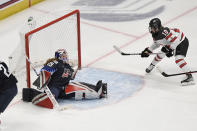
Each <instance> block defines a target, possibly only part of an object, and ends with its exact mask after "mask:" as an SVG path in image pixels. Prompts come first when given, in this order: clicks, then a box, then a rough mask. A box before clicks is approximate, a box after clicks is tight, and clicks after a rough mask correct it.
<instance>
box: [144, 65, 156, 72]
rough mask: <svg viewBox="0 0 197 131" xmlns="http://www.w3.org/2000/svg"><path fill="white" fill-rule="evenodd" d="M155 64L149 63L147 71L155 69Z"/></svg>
mask: <svg viewBox="0 0 197 131" xmlns="http://www.w3.org/2000/svg"><path fill="white" fill-rule="evenodd" d="M154 67H155V65H153V64H152V63H151V64H150V65H149V67H148V68H146V70H145V71H146V73H150V72H151V71H152V70H153V69H154Z"/></svg>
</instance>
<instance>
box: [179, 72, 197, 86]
mask: <svg viewBox="0 0 197 131" xmlns="http://www.w3.org/2000/svg"><path fill="white" fill-rule="evenodd" d="M186 76H187V78H186V79H185V80H182V81H181V85H182V86H187V85H194V84H195V83H194V78H193V76H192V74H186Z"/></svg>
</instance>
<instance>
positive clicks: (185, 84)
mask: <svg viewBox="0 0 197 131" xmlns="http://www.w3.org/2000/svg"><path fill="white" fill-rule="evenodd" d="M189 85H195V82H194V81H190V82H184V83H181V86H189Z"/></svg>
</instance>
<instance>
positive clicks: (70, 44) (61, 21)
mask: <svg viewBox="0 0 197 131" xmlns="http://www.w3.org/2000/svg"><path fill="white" fill-rule="evenodd" d="M70 17H72V18H70ZM67 19H68V20H67ZM71 26H73V27H71ZM75 26H76V27H75ZM56 30H60V31H59V32H58V31H57V32H55V33H54V34H53V32H54V31H56ZM62 32H63V33H62ZM65 32H67V33H65ZM45 33H48V34H49V36H43V37H42V35H45ZM54 35H57V36H54ZM34 36H35V37H34ZM33 37H34V38H33ZM37 37H38V38H40V41H41V42H40V41H39V39H38V38H37ZM51 37H54V38H51ZM64 37H65V38H64ZM34 39H38V40H34ZM43 39H45V40H46V39H49V40H48V41H47V42H45V40H43ZM50 39H51V40H50ZM61 39H62V40H61ZM72 39H73V40H72ZM75 39H76V40H75ZM53 41H56V42H53ZM39 42H40V43H39ZM38 43H39V44H38ZM43 43H44V44H45V46H43V45H42V44H43ZM57 43H58V44H57ZM32 44H35V46H38V47H37V48H36V47H31V46H32ZM36 44H37V45H36ZM39 45H42V46H43V47H42V46H39ZM56 45H58V46H57V47H56ZM33 46H34V45H33ZM34 48H35V49H34ZM40 48H41V49H40ZM45 48H46V49H45ZM49 48H50V49H49ZM58 48H65V49H66V50H67V52H68V55H69V56H70V55H72V54H75V56H74V57H75V60H76V59H77V64H78V65H77V66H78V68H79V69H80V68H81V40H80V12H79V10H74V11H72V12H70V13H68V14H65V15H63V16H61V17H59V18H57V19H55V20H52V21H50V22H48V23H47V24H44V25H42V26H40V27H37V28H35V29H33V30H31V31H30V32H27V33H26V34H25V53H26V56H27V58H28V59H29V60H30V61H32V59H34V60H33V62H35V61H36V60H39V57H38V56H36V54H39V51H40V52H41V53H40V54H41V55H40V57H41V58H42V50H43V55H44V54H45V53H46V54H47V53H48V52H50V53H53V55H54V53H55V52H54V51H55V50H57V49H58ZM38 49H39V51H38ZM32 50H33V51H32ZM35 59H36V60H35ZM71 59H72V58H71ZM46 60H47V59H46ZM33 62H32V63H33ZM30 70H31V67H30V63H29V62H28V61H27V60H26V75H27V78H26V79H27V87H28V88H30V87H31V72H30Z"/></svg>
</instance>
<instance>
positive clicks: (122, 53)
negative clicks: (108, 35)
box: [113, 45, 163, 55]
mask: <svg viewBox="0 0 197 131" xmlns="http://www.w3.org/2000/svg"><path fill="white" fill-rule="evenodd" d="M113 47H114V49H115V50H116V51H117V52H118V53H120V54H121V55H141V54H142V53H125V52H122V51H121V50H120V48H118V47H117V46H115V45H114V46H113ZM157 54H163V53H151V54H150V55H157Z"/></svg>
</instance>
